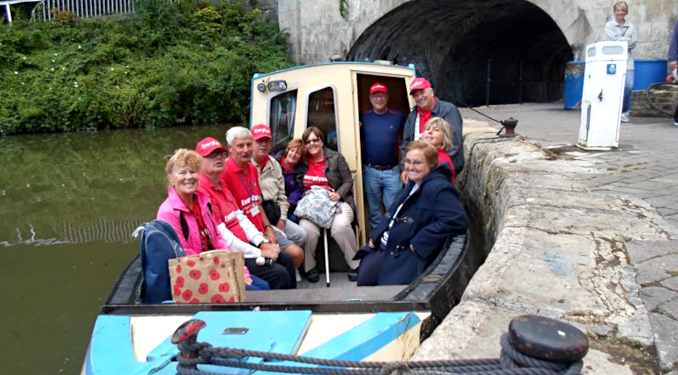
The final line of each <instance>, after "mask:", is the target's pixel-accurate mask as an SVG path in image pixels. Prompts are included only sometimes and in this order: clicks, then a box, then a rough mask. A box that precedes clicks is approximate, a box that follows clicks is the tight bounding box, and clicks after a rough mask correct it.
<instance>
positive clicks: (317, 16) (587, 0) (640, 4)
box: [278, 0, 678, 63]
mask: <svg viewBox="0 0 678 375" xmlns="http://www.w3.org/2000/svg"><path fill="white" fill-rule="evenodd" d="M525 1H529V2H530V3H532V4H534V5H536V6H538V7H539V8H541V9H542V10H543V11H544V12H546V13H547V14H548V15H549V16H550V17H551V18H552V19H553V21H555V23H556V24H557V25H558V27H559V28H560V29H561V31H562V33H563V35H564V36H565V38H566V39H567V41H568V43H569V44H570V45H573V46H575V48H579V47H582V46H584V45H585V44H587V43H591V42H594V41H597V40H599V39H600V36H601V35H602V31H603V28H604V25H605V22H607V21H608V19H610V18H611V17H612V10H611V7H612V4H613V3H614V2H615V1H614V0H604V1H603V0H525ZM408 2H409V1H407V0H381V1H371V0H369V1H364V0H363V1H361V0H346V3H347V5H348V13H347V16H346V18H342V16H341V15H340V13H339V0H279V1H278V20H279V23H280V28H281V29H283V30H286V31H288V32H289V34H290V39H291V44H292V50H291V54H292V57H293V59H295V60H296V61H297V62H301V63H314V62H320V61H327V60H328V59H329V58H330V57H331V56H332V55H342V56H346V54H347V53H348V52H349V51H350V50H351V48H352V47H353V44H354V43H355V42H356V40H357V39H358V38H359V37H360V36H361V35H362V34H363V33H364V32H365V31H366V30H367V29H368V28H369V27H371V26H372V25H373V24H374V23H375V22H377V21H380V20H381V21H382V22H383V21H386V22H387V20H388V17H389V16H390V14H389V13H390V12H392V11H394V10H397V8H398V7H400V6H402V5H404V4H406V3H408ZM445 2H447V1H444V0H440V3H441V4H442V3H445ZM486 2H487V1H485V0H482V1H481V0H478V3H479V4H480V3H486ZM627 2H628V3H629V7H630V13H629V16H628V20H629V21H631V22H633V23H634V24H635V25H636V26H637V28H638V30H639V33H640V40H639V42H638V45H637V47H636V57H637V58H643V59H653V58H665V56H666V52H667V43H668V40H669V32H670V29H671V26H672V25H673V21H674V20H675V19H676V17H677V16H678V0H627ZM459 3H460V4H461V1H459ZM492 12H501V7H496V8H495V9H493V11H492ZM391 14H392V13H391ZM426 21H427V20H425V19H423V20H422V19H416V20H411V22H412V23H415V24H416V25H417V28H418V30H419V32H420V33H426V32H427V28H429V27H431V26H433V25H431V24H427V22H426ZM467 26H469V25H468V22H467V23H464V22H460V23H459V24H458V25H457V26H456V28H457V29H463V28H465V27H467ZM471 26H472V25H471ZM387 36H388V35H386V36H385V37H387ZM435 41H443V42H444V41H445V37H442V38H441V36H437V37H435V38H432V40H431V42H430V44H431V47H433V48H436V45H435Z"/></svg>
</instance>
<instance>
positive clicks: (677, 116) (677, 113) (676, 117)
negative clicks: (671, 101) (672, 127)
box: [673, 106, 678, 122]
mask: <svg viewBox="0 0 678 375" xmlns="http://www.w3.org/2000/svg"><path fill="white" fill-rule="evenodd" d="M673 122H678V106H676V110H675V111H674V112H673Z"/></svg>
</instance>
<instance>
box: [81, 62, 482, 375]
mask: <svg viewBox="0 0 678 375" xmlns="http://www.w3.org/2000/svg"><path fill="white" fill-rule="evenodd" d="M414 78H415V71H414V67H413V66H408V67H403V66H393V65H387V64H380V63H354V62H353V63H352V62H333V63H326V64H317V65H311V66H299V67H294V68H290V69H286V70H282V71H277V72H272V73H267V74H255V75H254V77H253V79H252V82H251V86H252V87H251V89H252V97H251V108H250V110H251V113H250V119H251V120H250V126H252V125H256V124H267V125H269V126H270V127H271V129H272V133H273V145H274V149H273V152H276V151H280V150H283V149H284V147H285V146H286V144H287V142H289V141H290V140H291V139H292V138H295V137H301V134H302V133H303V131H304V130H305V129H306V127H307V126H309V125H313V126H317V127H319V128H321V129H322V130H323V131H324V132H325V134H326V135H327V141H326V142H325V145H326V146H328V147H329V148H332V149H334V150H336V151H339V152H341V153H342V154H343V155H344V157H345V158H346V160H347V163H348V165H349V167H350V169H351V172H352V174H353V177H354V187H353V188H354V194H355V198H356V206H357V207H358V212H357V226H356V231H355V232H356V240H357V242H358V243H359V245H361V246H362V244H364V243H365V240H366V233H368V232H369V228H368V223H367V220H366V214H365V212H366V209H365V208H366V203H365V202H364V199H363V189H362V164H361V147H360V146H361V145H360V131H359V121H358V116H359V113H360V112H361V111H364V110H366V109H368V108H369V98H368V96H369V94H368V93H369V87H370V85H372V84H373V83H375V82H382V83H385V84H386V85H387V86H388V87H389V92H390V100H389V105H390V106H391V107H395V108H397V109H399V110H401V111H403V112H404V113H405V114H406V115H407V114H408V113H409V111H410V108H412V107H413V105H414V103H413V102H412V99H411V97H410V96H409V95H408V87H409V85H410V83H411V81H412V80H413V79H414ZM469 237H470V236H469V235H468V234H467V235H463V236H456V237H453V238H450V239H448V241H447V243H446V244H445V246H444V249H443V251H441V253H440V254H439V256H438V257H437V258H436V260H435V261H434V262H433V264H432V265H431V266H430V267H429V268H428V269H427V270H426V271H425V272H424V273H423V274H422V275H421V276H420V277H418V278H417V279H416V280H415V281H413V282H412V283H411V284H410V285H398V286H375V287H357V286H355V284H354V283H348V282H346V276H345V273H344V274H343V275H344V276H343V277H340V276H339V275H342V273H341V272H342V271H345V270H346V265H345V262H344V261H343V256H342V255H341V253H340V252H339V250H338V249H337V248H336V245H335V246H332V243H331V241H330V250H329V251H327V252H325V253H324V254H322V251H319V258H320V259H319V266H320V267H321V272H323V269H322V265H323V262H322V258H323V257H324V256H327V257H328V262H326V264H328V266H327V267H325V269H324V272H330V273H331V274H335V276H334V279H335V280H339V281H336V282H334V283H333V284H332V287H329V288H325V287H324V286H325V285H324V284H320V283H319V284H320V285H319V284H315V285H312V284H309V283H301V284H300V286H299V288H298V289H296V290H275V291H254V292H247V297H246V301H245V302H241V303H232V304H175V303H164V304H154V305H146V304H142V303H141V302H140V299H139V290H140V284H141V261H140V260H139V258H137V259H135V260H134V261H133V262H132V263H131V264H130V265H129V266H128V267H127V269H126V270H125V271H124V272H123V273H122V275H121V276H120V278H119V280H118V282H117V283H116V285H115V286H114V288H113V291H112V293H111V295H110V296H109V298H108V300H107V301H106V303H105V304H104V306H103V309H102V312H101V314H100V315H99V316H98V318H97V321H96V324H95V327H94V330H93V334H92V338H91V341H90V345H89V348H88V352H87V357H86V360H85V364H84V367H83V373H85V374H96V375H107V374H134V375H136V374H151V373H153V374H174V373H175V372H176V362H174V358H175V357H176V355H177V354H178V353H179V350H178V349H177V347H176V346H175V345H173V344H172V343H171V342H170V337H171V335H172V333H173V332H174V330H175V329H176V328H177V327H178V326H179V325H180V324H181V323H183V322H185V321H187V320H189V319H201V320H203V321H205V322H206V327H205V328H203V329H202V331H201V333H200V336H199V337H198V340H199V341H207V342H209V343H210V344H212V345H214V346H215V347H216V346H227V347H238V348H243V349H251V350H260V351H271V352H276V353H287V354H303V355H306V356H311V357H318V358H327V359H331V358H335V359H344V360H384V361H389V360H406V359H408V358H409V357H410V355H412V353H413V352H414V350H416V348H417V347H418V345H419V343H420V341H422V340H424V339H425V338H426V337H428V335H429V334H430V333H431V332H432V330H433V329H434V328H435V327H436V326H437V325H438V324H439V322H441V321H442V319H444V317H445V316H446V315H447V313H448V312H449V311H450V310H451V309H452V308H453V307H454V306H455V305H456V304H457V303H458V301H459V300H460V298H461V295H462V293H463V290H464V288H465V287H466V285H467V283H468V281H469V280H470V277H471V275H472V273H473V271H474V270H473V268H474V267H475V266H473V265H472V264H473V263H477V260H471V258H473V257H472V256H471V257H468V256H466V255H467V254H468V253H469V251H468V249H469V246H470V245H469V244H470V239H469ZM329 260H331V262H330V261H329ZM342 263H343V264H342ZM340 280H343V282H342V281H340ZM327 285H328V286H329V283H328V284H327ZM242 360H244V361H249V360H252V361H255V360H254V359H249V358H245V359H242ZM209 370H210V371H216V370H215V369H213V368H209ZM220 371H221V370H220ZM231 371H232V372H224V373H235V372H237V370H231Z"/></svg>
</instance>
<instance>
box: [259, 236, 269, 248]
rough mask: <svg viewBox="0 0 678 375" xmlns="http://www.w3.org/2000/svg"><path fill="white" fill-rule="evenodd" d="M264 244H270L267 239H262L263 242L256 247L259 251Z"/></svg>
mask: <svg viewBox="0 0 678 375" xmlns="http://www.w3.org/2000/svg"><path fill="white" fill-rule="evenodd" d="M265 243H271V241H269V240H267V239H265V238H264V240H263V241H261V242H259V245H257V247H258V248H260V249H261V245H263V244H265Z"/></svg>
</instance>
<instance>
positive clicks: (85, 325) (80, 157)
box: [0, 125, 227, 374]
mask: <svg viewBox="0 0 678 375" xmlns="http://www.w3.org/2000/svg"><path fill="white" fill-rule="evenodd" d="M226 128H227V127H226V126H223V125H221V126H203V127H175V128H165V129H154V130H117V131H102V132H97V133H92V134H45V135H31V136H14V137H6V138H0V165H2V168H1V169H0V202H1V203H0V207H1V210H2V214H1V215H0V275H2V281H3V282H2V283H0V295H2V296H3V300H4V301H3V302H2V304H0V316H2V320H1V323H0V337H3V338H4V339H5V340H7V341H6V342H5V344H6V345H4V346H3V350H2V351H0V361H2V363H3V368H4V370H5V371H3V372H6V373H13V374H60V373H63V374H77V373H79V371H80V368H81V366H82V361H83V358H84V354H85V350H86V346H87V342H88V339H89V336H90V334H91V329H92V327H93V325H94V320H95V318H96V315H97V313H98V312H99V309H100V307H101V305H102V303H103V302H104V301H105V299H106V297H107V295H108V293H109V292H110V290H111V286H112V285H113V283H114V282H115V280H116V278H117V277H118V275H119V274H120V271H121V270H122V269H123V268H124V267H125V266H126V265H127V264H128V263H129V261H130V259H131V258H132V257H133V255H134V253H135V252H136V251H138V244H137V243H136V242H135V241H133V240H132V239H131V238H130V233H131V232H132V230H133V229H134V228H136V226H137V225H138V224H140V223H142V222H145V221H148V220H150V219H153V218H154V217H155V213H156V210H157V208H158V206H159V205H160V203H161V202H162V201H163V200H164V198H165V196H166V192H165V191H166V190H165V189H166V182H165V173H164V166H165V163H166V159H165V155H167V154H171V153H172V152H173V151H174V150H175V149H177V148H179V147H188V148H193V147H194V146H195V144H196V143H197V142H198V141H199V140H200V139H202V138H204V137H207V136H213V137H215V138H218V139H223V134H224V131H225V130H226ZM9 343H11V344H9Z"/></svg>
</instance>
